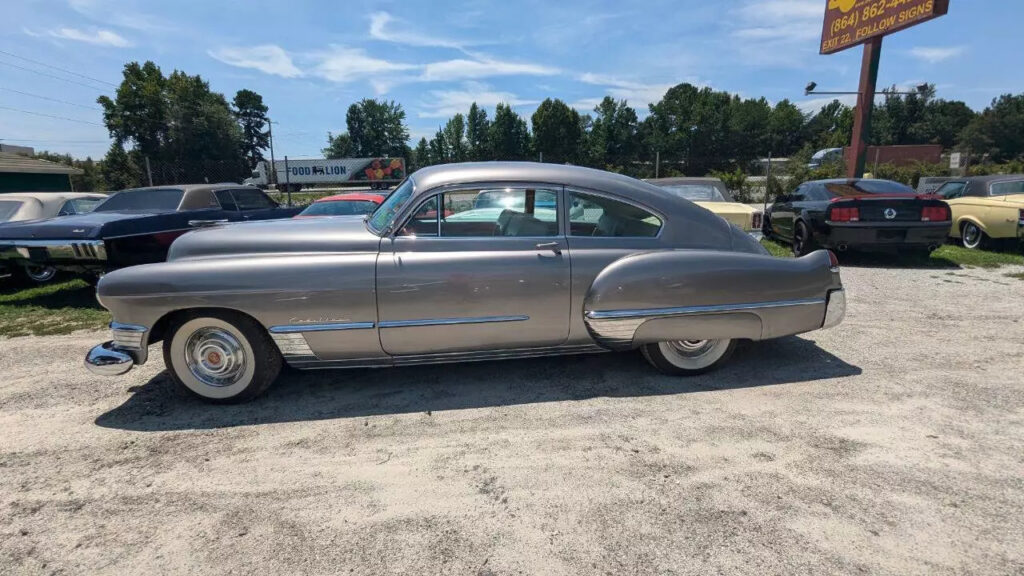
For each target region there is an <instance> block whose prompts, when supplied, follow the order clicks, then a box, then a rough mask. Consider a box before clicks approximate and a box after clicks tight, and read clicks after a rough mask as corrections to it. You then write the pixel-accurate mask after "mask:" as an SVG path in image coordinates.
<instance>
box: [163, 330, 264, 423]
mask: <svg viewBox="0 0 1024 576" xmlns="http://www.w3.org/2000/svg"><path fill="white" fill-rule="evenodd" d="M164 364H165V365H166V366H167V369H168V371H169V372H170V373H171V377H172V378H173V379H174V381H175V382H176V383H177V384H178V385H179V386H181V387H182V388H184V389H185V390H187V391H188V392H190V393H192V394H194V395H196V396H198V397H200V398H202V399H203V400H206V401H208V402H214V403H225V404H226V403H237V402H246V401H249V400H252V399H253V398H255V397H256V396H259V395H260V394H261V393H263V391H264V390H266V389H267V388H269V387H270V385H271V384H272V383H273V382H274V380H275V379H276V378H277V375H278V374H279V373H280V372H281V364H282V359H281V354H280V353H279V352H278V350H277V347H276V346H275V345H274V343H273V341H272V340H271V339H270V336H269V335H268V334H267V331H266V330H265V329H264V328H263V326H261V325H260V324H259V323H258V322H256V321H255V320H253V319H252V318H249V317H248V316H243V315H241V314H237V313H233V312H209V313H202V314H195V315H188V316H183V317H181V318H179V319H178V320H177V321H176V322H174V323H173V325H172V326H171V328H170V330H169V332H168V335H167V336H166V337H165V338H164Z"/></svg>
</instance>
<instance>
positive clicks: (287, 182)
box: [284, 156, 292, 207]
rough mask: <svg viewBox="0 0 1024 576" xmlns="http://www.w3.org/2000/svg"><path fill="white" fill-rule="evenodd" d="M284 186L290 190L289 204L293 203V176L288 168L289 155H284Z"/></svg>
mask: <svg viewBox="0 0 1024 576" xmlns="http://www.w3.org/2000/svg"><path fill="white" fill-rule="evenodd" d="M284 182H285V184H284V188H285V190H287V191H288V206H289V207H291V205H292V177H291V174H290V170H288V157H287V156H285V157H284Z"/></svg>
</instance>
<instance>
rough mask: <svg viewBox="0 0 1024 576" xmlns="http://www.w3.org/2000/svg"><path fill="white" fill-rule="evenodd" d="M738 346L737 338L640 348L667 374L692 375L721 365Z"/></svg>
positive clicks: (652, 345)
mask: <svg viewBox="0 0 1024 576" xmlns="http://www.w3.org/2000/svg"><path fill="white" fill-rule="evenodd" d="M735 349H736V341H735V340H676V341H672V342H655V343H652V344H644V345H643V346H642V347H641V348H640V351H641V352H642V353H643V355H644V358H646V359H647V361H648V362H650V363H651V365H652V366H654V367H655V368H657V369H658V370H661V371H662V372H664V373H666V374H673V375H680V376H692V375H696V374H703V373H705V372H709V371H711V370H714V369H716V368H718V367H719V366H721V365H722V364H724V363H725V362H726V361H727V360H728V359H729V357H730V356H732V353H733V350H735Z"/></svg>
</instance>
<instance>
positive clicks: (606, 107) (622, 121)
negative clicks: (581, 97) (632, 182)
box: [588, 96, 640, 170]
mask: <svg viewBox="0 0 1024 576" xmlns="http://www.w3.org/2000/svg"><path fill="white" fill-rule="evenodd" d="M638 127H639V121H638V119H637V115H636V111H635V110H633V109H632V108H630V107H629V105H628V104H627V103H626V101H625V100H619V101H616V100H615V99H614V98H612V97H610V96H605V97H604V99H602V100H601V103H600V104H598V105H597V106H596V107H594V120H593V122H592V124H591V126H590V131H589V137H588V144H589V146H588V147H589V149H590V159H591V163H592V164H593V165H594V166H596V167H598V168H604V169H609V168H612V167H617V169H619V170H622V169H625V168H627V167H628V166H629V165H630V164H631V163H632V162H634V161H635V160H636V155H637V151H638V148H639V145H640V142H639V138H638V135H637V130H638Z"/></svg>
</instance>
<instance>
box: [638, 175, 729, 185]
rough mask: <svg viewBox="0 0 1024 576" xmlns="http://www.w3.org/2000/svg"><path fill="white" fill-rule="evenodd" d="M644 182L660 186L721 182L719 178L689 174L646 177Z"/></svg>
mask: <svg viewBox="0 0 1024 576" xmlns="http://www.w3.org/2000/svg"><path fill="white" fill-rule="evenodd" d="M644 182H649V183H651V184H654V185H655V186H661V185H664V184H723V182H722V180H721V178H710V177H703V178H698V177H690V176H677V177H673V178H646V179H644Z"/></svg>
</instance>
